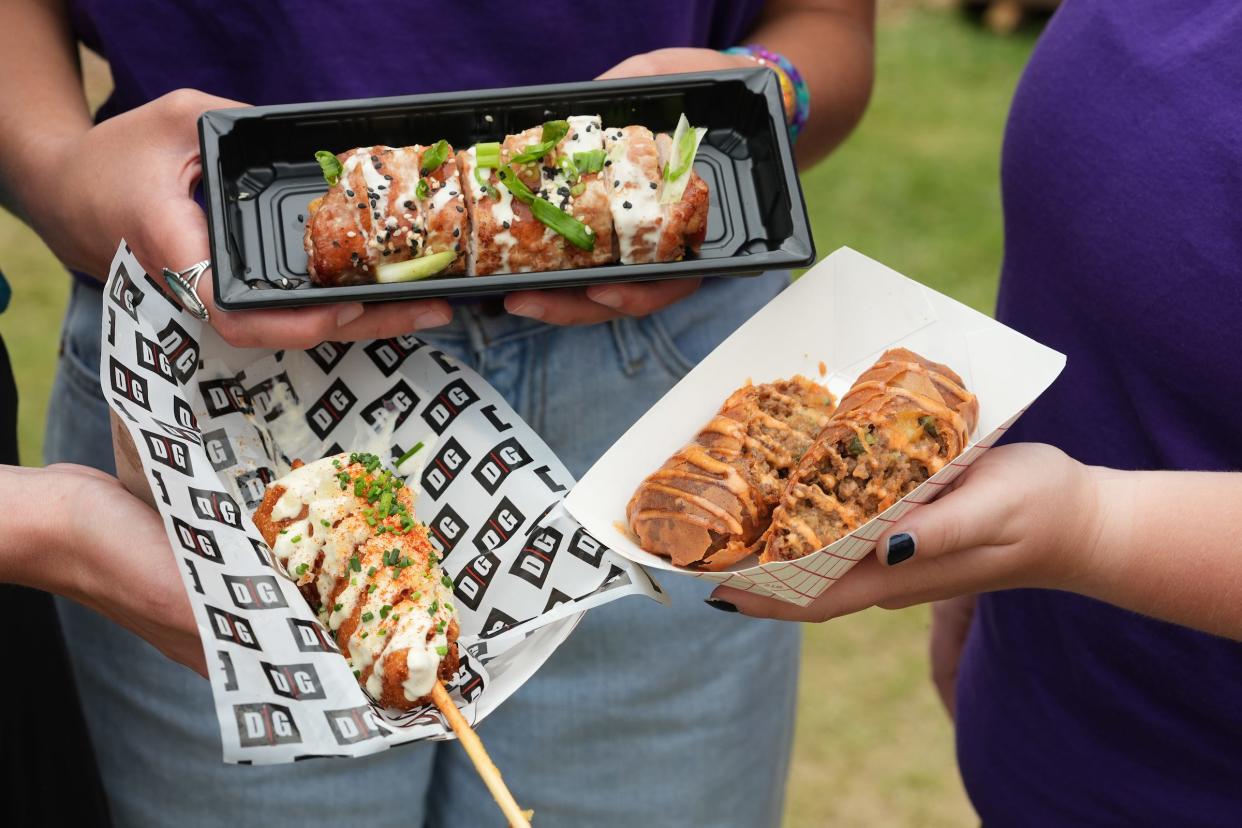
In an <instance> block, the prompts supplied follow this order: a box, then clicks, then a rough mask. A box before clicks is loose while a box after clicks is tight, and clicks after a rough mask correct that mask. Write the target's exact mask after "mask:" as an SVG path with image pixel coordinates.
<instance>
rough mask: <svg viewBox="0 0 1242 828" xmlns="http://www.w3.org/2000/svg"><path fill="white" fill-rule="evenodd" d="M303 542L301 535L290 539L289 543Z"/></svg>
mask: <svg viewBox="0 0 1242 828" xmlns="http://www.w3.org/2000/svg"><path fill="white" fill-rule="evenodd" d="M301 541H302V536H301V535H294V536H293V537H291V538H289V543H300V542H301Z"/></svg>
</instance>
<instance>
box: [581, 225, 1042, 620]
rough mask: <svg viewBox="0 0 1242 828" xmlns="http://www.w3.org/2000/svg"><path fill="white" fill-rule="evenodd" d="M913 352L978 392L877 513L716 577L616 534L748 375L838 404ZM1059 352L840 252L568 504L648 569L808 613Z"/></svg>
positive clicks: (989, 432)
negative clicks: (931, 454)
mask: <svg viewBox="0 0 1242 828" xmlns="http://www.w3.org/2000/svg"><path fill="white" fill-rule="evenodd" d="M898 346H900V347H905V348H909V349H910V350H912V351H915V352H916V353H919V354H921V355H923V356H925V357H927V358H929V359H932V360H935V361H936V362H941V363H944V364H946V365H948V366H949V367H950V368H952V369H953V370H954V371H956V372H957V373H959V374H961V376H962V378H963V380H964V381H965V384H966V388H967V389H968V390H970V391H972V392H974V393H975V394H976V395H977V396H978V398H979V423H978V425H977V426H976V428H975V432H974V435H972V436H973V437H974V440H973V441H972V442H971V443H970V444H969V445H968V447H967V449H966V450H965V451H964V452H963V453H962V454H961V456H959V457H958V458H957V459H956V460H954V461H953V462H952V463H950V464H949V465H947V466H945V468H943V469H942V470H941V471H940V472H939V473H938V474H936V475H934V476H933V477H931V478H930V479H929V480H927V481H926V482H924V483H923V484H922V485H921V486H919V487H918V488H917V489H915V490H914V491H913V492H911V493H910V494H909V495H907V496H906V497H904V498H902V499H901V500H900V501H898V502H897V503H895V504H894V505H893V506H892V507H891V508H889V509H888V510H887V511H885V512H884V513H883V514H881V515H879V516H877V517H876V518H875V519H873V520H871V521H869V522H868V523H866V524H864V525H863V526H861V527H859V528H858V529H857V530H855V531H854V532H852V533H850V534H849V535H847V536H846V537H844V538H841V539H840V540H838V541H837V542H835V543H833V544H831V545H830V546H828V547H826V548H824V549H822V550H820V551H818V552H815V553H812V554H810V555H807V556H806V557H803V558H800V559H798V560H796V561H781V562H776V563H769V564H758V563H757V562H756V559H755V558H753V557H752V558H750V559H748V560H746V561H742V562H741V563H740V564H738V565H737V566H734V567H732V568H731V569H729V570H727V571H724V572H698V571H693V570H688V569H683V568H681V567H676V566H674V565H673V564H672V563H671V562H670V561H669V560H667V559H665V558H661V557H657V556H655V555H652V554H650V553H648V552H644V551H643V550H642V549H640V548H639V547H638V545H637V544H636V543H635V542H634V540H633V539H632V537H631V536H630V534H629V533H628V532H627V531H626V529H625V527H626V516H625V507H626V504H627V503H628V502H629V499H630V497H631V495H632V494H633V493H634V490H635V489H636V488H637V487H638V485H639V484H640V483H641V482H642V480H643V478H645V477H646V476H647V475H648V474H650V473H651V472H652V471H654V470H656V469H658V468H659V467H660V466H661V465H662V464H663V463H664V461H665V460H666V459H667V458H668V457H669V456H670V455H672V454H674V453H675V452H676V451H677V450H678V449H680V448H681V447H682V446H683V445H685V444H686V443H688V442H690V441H691V440H692V439H693V438H694V436H695V435H696V434H697V433H698V432H699V430H700V429H701V428H702V427H703V425H704V424H705V423H707V421H708V420H710V419H711V417H712V416H713V415H714V414H715V413H716V410H717V409H718V408H719V407H720V404H721V403H722V402H723V401H724V400H725V398H726V397H728V396H729V394H730V393H732V392H733V391H734V390H735V389H737V388H738V387H739V386H742V385H744V384H745V383H746V382H747V381H753V382H756V383H760V382H769V381H772V380H775V379H779V378H782V377H789V376H792V375H794V374H802V375H804V376H807V377H810V378H812V379H816V380H819V381H821V382H826V384H827V385H828V388H829V389H830V390H831V391H832V392H833V393H834V394H835V395H837V397H838V398H839V397H841V396H842V395H843V394H844V393H845V392H846V390H848V389H849V387H850V385H851V383H853V381H854V379H855V378H856V377H858V376H859V375H860V374H861V373H862V372H863V371H865V370H866V369H867V368H869V367H870V366H871V365H872V364H873V363H874V362H875V361H876V359H877V358H878V357H879V356H880V354H881V353H883V352H884V351H885V350H886V349H888V348H893V347H898ZM1064 367H1065V356H1064V355H1063V354H1060V353H1058V352H1056V351H1054V350H1052V349H1050V348H1048V347H1046V346H1044V345H1041V344H1039V343H1038V342H1035V341H1034V340H1032V339H1030V338H1028V337H1026V336H1023V335H1022V334H1020V333H1018V332H1016V331H1014V330H1011V329H1010V328H1007V327H1006V326H1004V325H1002V324H1000V323H999V322H996V321H995V320H993V319H990V318H989V317H987V316H985V315H984V314H981V313H979V312H978V311H975V310H973V309H971V308H968V307H966V306H965V305H963V304H961V303H960V302H956V301H954V300H952V299H950V298H948V297H947V296H944V295H942V294H940V293H937V292H936V291H934V290H932V289H931V288H928V287H925V286H923V285H921V284H919V283H918V282H915V281H912V280H911V279H908V278H906V277H905V276H902V275H901V274H900V273H897V272H896V271H894V270H892V269H890V268H887V267H885V266H884V265H882V264H880V263H879V262H876V261H874V260H872V259H869V258H867V257H866V256H863V255H862V254H860V253H858V252H856V251H854V250H851V249H849V248H841V249H840V250H837V251H836V252H835V253H833V254H832V255H830V256H828V257H827V258H825V259H824V260H823V261H821V262H820V263H819V264H818V265H816V266H815V267H814V268H812V269H811V270H810V271H808V272H807V273H806V274H805V275H803V276H802V278H800V279H798V280H797V281H796V282H795V283H794V284H793V285H792V286H791V287H790V288H789V289H788V290H786V291H784V292H783V293H781V294H780V295H779V296H777V297H776V298H775V299H773V300H772V301H771V302H769V303H768V304H767V305H766V306H765V307H763V308H762V309H761V310H760V311H759V312H758V313H756V314H755V315H754V316H753V317H751V318H750V319H749V320H748V321H747V322H746V324H744V325H743V326H742V327H741V328H739V329H738V330H737V331H735V332H734V333H733V334H732V335H731V336H730V337H729V338H728V339H726V340H725V341H724V342H723V343H721V344H720V346H719V347H717V348H716V349H715V350H714V351H712V353H711V354H709V355H708V356H707V358H706V359H704V360H703V361H702V362H701V363H700V364H699V365H698V366H697V367H696V368H695V369H694V370H693V371H691V372H690V373H689V374H688V375H686V377H685V378H684V379H682V381H681V382H680V383H678V384H677V385H676V387H674V388H673V389H672V390H671V391H669V392H668V393H667V394H665V395H664V397H663V399H661V400H660V401H659V402H658V403H656V405H655V406H653V407H652V408H651V409H650V410H649V411H648V412H647V413H646V414H644V415H643V417H642V419H640V420H639V421H638V422H637V423H635V424H634V425H633V426H632V427H631V428H630V430H629V431H627V432H626V433H625V434H624V435H623V436H622V437H621V439H620V440H618V441H617V442H616V443H615V444H614V445H613V446H612V448H610V449H609V450H608V452H607V453H606V454H604V456H603V457H601V458H600V459H599V461H598V462H596V463H595V465H594V466H592V467H591V469H590V470H589V471H588V472H587V473H586V474H585V475H584V476H583V477H582V479H581V480H579V481H578V484H577V485H576V486H575V487H574V488H573V490H572V491H571V492H570V494H569V496H568V497H567V498H566V500H565V506H566V508H567V509H568V510H569V512H570V513H571V514H572V515H573V516H574V517H575V518H577V520H578V521H579V522H580V523H581V524H582V525H583V526H584V527H585V528H586V529H587V531H589V532H591V534H592V535H594V536H595V537H596V538H598V539H599V540H601V541H603V542H604V543H605V544H606V545H607V546H609V547H610V548H611V549H613V550H615V551H617V552H619V553H620V554H621V555H624V556H625V557H627V558H629V559H630V560H632V561H635V562H637V563H639V564H641V565H643V566H645V567H648V568H650V569H654V570H660V571H668V572H676V573H679V574H682V575H690V576H693V577H695V578H703V579H706V580H709V581H714V582H717V583H721V584H727V585H728V586H731V587H735V588H737V589H743V590H746V591H748V592H755V593H759V594H763V595H769V596H772V597H775V598H778V599H780V600H782V601H788V602H790V603H793V604H798V605H801V606H805V605H806V604H808V603H810V602H811V601H812V600H814V599H815V598H816V597H818V596H819V595H820V594H822V593H823V591H824V590H826V589H828V588H829V587H830V586H832V585H833V584H834V583H835V582H836V581H837V580H838V579H840V578H841V577H842V576H843V575H844V574H845V573H846V572H848V571H849V570H850V568H851V567H853V566H854V564H856V563H857V562H858V561H860V560H862V559H863V558H864V557H866V556H867V555H868V554H870V552H871V551H872V549H874V548H875V541H876V539H877V538H878V537H879V535H880V534H881V533H882V532H883V531H884V527H885V525H886V524H888V523H891V522H892V521H894V520H896V519H897V518H899V517H900V516H901V515H903V514H905V512H907V511H908V510H909V509H911V508H914V507H915V506H917V505H919V504H922V503H925V502H927V501H929V500H931V499H932V498H934V497H935V496H936V494H937V492H938V491H939V490H940V489H942V488H943V487H944V486H946V485H948V484H949V483H950V482H951V481H952V480H953V479H954V478H956V477H957V476H958V475H959V474H961V473H962V471H963V470H964V469H966V468H967V467H968V466H970V464H971V463H973V462H974V461H975V460H976V459H978V457H979V456H980V455H981V454H982V453H983V452H984V451H986V450H987V449H989V448H991V446H992V445H993V444H994V443H995V442H996V441H997V440H999V439H1000V438H1001V436H1002V435H1003V434H1004V432H1005V430H1006V429H1007V428H1008V427H1009V425H1010V424H1011V423H1013V421H1014V420H1015V419H1017V417H1018V416H1019V415H1021V413H1022V412H1023V411H1025V410H1026V408H1027V407H1028V406H1029V405H1030V404H1031V403H1032V402H1033V401H1034V400H1035V399H1036V398H1037V397H1038V396H1039V395H1040V394H1041V393H1043V391H1044V390H1045V389H1046V388H1047V387H1048V386H1049V385H1051V384H1052V382H1053V380H1055V379H1056V377H1057V375H1058V374H1060V373H1061V370H1062V369H1063V368H1064Z"/></svg>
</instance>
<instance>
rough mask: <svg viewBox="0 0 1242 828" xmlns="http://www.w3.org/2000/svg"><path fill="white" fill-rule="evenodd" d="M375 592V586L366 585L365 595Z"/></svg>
mask: <svg viewBox="0 0 1242 828" xmlns="http://www.w3.org/2000/svg"><path fill="white" fill-rule="evenodd" d="M372 592H375V584H367V594H368V595H369V594H370V593H372Z"/></svg>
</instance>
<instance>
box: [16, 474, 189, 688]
mask: <svg viewBox="0 0 1242 828" xmlns="http://www.w3.org/2000/svg"><path fill="white" fill-rule="evenodd" d="M0 492H3V494H4V502H5V504H6V509H5V511H6V512H7V514H6V515H4V516H3V517H0V526H3V529H4V532H5V537H4V539H2V540H0V575H2V576H3V580H7V581H13V582H15V583H19V584H23V585H25V586H31V587H35V588H36V589H42V590H45V591H47V592H53V593H56V594H58V595H63V596H65V597H66V598H70V599H72V600H74V601H77V602H78V603H80V604H82V605H84V606H86V607H89V608H90V609H93V610H95V611H96V612H98V613H100V614H101V615H103V616H105V617H107V618H109V619H111V620H113V621H115V622H116V623H118V624H120V625H121V626H123V627H125V628H126V629H128V630H130V631H131V632H133V633H135V634H136V635H139V636H141V637H142V638H144V639H145V640H146V641H148V642H149V643H150V644H151V645H152V646H154V647H155V648H156V649H158V650H159V651H160V652H162V653H163V654H164V655H166V656H168V657H169V658H171V659H172V660H174V661H177V662H180V663H181V664H184V665H185V666H187V667H189V668H190V669H192V670H194V671H195V672H197V673H200V674H202V675H204V676H205V675H207V663H206V660H205V659H204V656H203V645H202V641H201V640H200V639H199V635H198V627H197V625H196V623H195V621H194V614H193V612H192V610H191V609H190V600H189V598H188V597H187V596H186V592H185V585H184V584H183V583H182V580H181V573H180V572H179V571H178V567H179V566H180V563H179V562H178V559H177V556H176V555H174V554H173V552H172V550H171V549H170V548H169V545H168V536H167V535H166V534H165V532H164V522H163V521H162V520H161V519H160V516H159V514H158V513H157V512H155V511H154V510H153V509H151V508H150V507H149V506H147V505H146V504H145V503H143V502H142V501H141V500H139V499H138V498H136V497H134V496H133V495H132V494H130V493H129V492H127V491H126V490H125V488H124V487H122V486H121V484H120V482H119V481H118V480H117V479H116V478H115V477H111V476H110V475H107V474H104V473H103V472H101V471H97V470H95V469H92V468H88V467H86V466H77V465H72V464H67V463H66V464H57V465H52V466H48V467H47V468H45V469H29V468H17V467H13V466H3V467H0ZM23 498H24V500H23ZM36 499H37V500H36ZM10 507H12V508H10Z"/></svg>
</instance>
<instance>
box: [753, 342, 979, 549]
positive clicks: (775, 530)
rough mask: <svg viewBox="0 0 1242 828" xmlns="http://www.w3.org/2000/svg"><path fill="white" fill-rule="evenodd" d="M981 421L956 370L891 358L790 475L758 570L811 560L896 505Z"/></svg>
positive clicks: (858, 387)
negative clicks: (768, 565) (774, 564)
mask: <svg viewBox="0 0 1242 828" xmlns="http://www.w3.org/2000/svg"><path fill="white" fill-rule="evenodd" d="M978 415H979V405H978V401H977V400H976V399H975V396H974V395H973V394H971V393H970V392H968V391H967V390H965V389H964V388H963V387H962V379H961V377H959V376H958V375H957V374H956V373H954V372H953V371H952V370H951V369H950V368H948V367H947V366H945V365H941V364H939V363H935V362H932V361H930V360H928V359H924V358H923V357H921V356H919V355H918V354H916V353H914V352H912V351H909V350H906V349H904V348H898V349H893V350H890V351H887V352H885V353H884V355H883V356H881V357H880V359H879V361H878V362H876V364H875V365H873V366H872V367H871V368H870V369H868V370H867V371H866V372H865V373H864V374H863V375H862V376H860V377H859V378H858V380H857V381H856V382H855V383H854V385H853V386H852V387H851V388H850V390H849V391H848V392H847V393H846V395H845V396H844V397H843V398H842V399H841V403H840V405H839V406H838V407H837V411H836V414H834V415H833V417H832V420H831V422H830V423H829V424H828V427H827V428H825V429H824V431H823V433H822V434H820V436H819V437H818V439H816V441H815V443H814V445H813V446H811V448H810V449H809V450H808V451H807V452H806V454H805V455H804V456H803V457H802V460H801V462H800V463H799V464H798V466H797V468H796V469H795V470H794V472H793V474H792V475H791V476H790V479H789V482H788V484H787V486H786V488H785V491H784V493H783V494H782V496H781V498H780V504H779V505H778V506H777V507H776V509H775V511H774V512H773V514H772V522H771V526H770V528H769V529H768V531H767V533H766V535H765V538H764V542H763V552H762V554H761V555H760V561H761V562H764V563H768V562H772V561H788V560H794V559H796V558H800V557H802V556H804V555H809V554H810V553H812V552H815V551H818V550H820V549H822V548H824V547H825V546H827V545H829V544H831V543H833V542H834V541H836V540H838V539H840V538H842V537H844V536H845V535H847V534H849V533H850V532H852V531H854V530H855V529H857V528H858V527H859V526H861V525H863V524H864V523H866V522H867V521H868V520H870V519H872V518H874V517H875V516H876V515H878V514H880V513H881V512H883V511H884V510H885V509H887V508H888V507H890V506H892V505H893V504H894V503H896V502H897V501H898V500H900V499H901V498H902V497H904V496H905V495H907V494H909V493H910V492H912V491H914V489H915V488H917V487H918V486H919V484H921V483H922V482H923V481H925V480H927V479H928V478H929V477H931V476H932V475H934V474H935V473H936V472H938V471H940V470H941V469H942V468H944V466H945V465H946V464H948V463H950V462H952V460H953V459H954V458H955V457H957V456H958V455H959V454H961V452H962V450H963V449H964V448H965V447H966V444H967V443H968V442H969V437H970V432H971V431H972V430H973V429H974V427H975V423H976V421H977V420H978Z"/></svg>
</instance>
